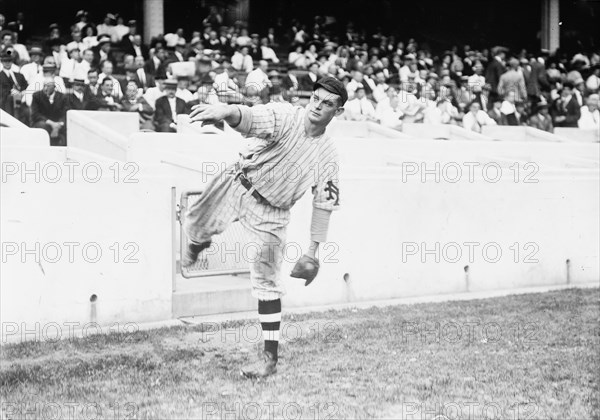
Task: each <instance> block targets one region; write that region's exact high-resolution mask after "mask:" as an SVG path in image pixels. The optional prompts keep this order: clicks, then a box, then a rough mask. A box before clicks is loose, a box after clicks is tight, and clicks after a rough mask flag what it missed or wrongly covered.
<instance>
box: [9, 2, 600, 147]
mask: <svg viewBox="0 0 600 420" xmlns="http://www.w3.org/2000/svg"><path fill="white" fill-rule="evenodd" d="M329 20H330V19H327V18H321V17H318V16H317V17H315V19H314V22H312V23H311V25H309V26H306V25H301V24H300V23H299V22H292V23H291V25H289V29H287V30H283V29H282V27H278V28H267V29H266V30H265V31H263V33H261V34H258V33H250V32H249V31H248V28H247V27H245V25H244V24H242V23H241V22H236V23H235V24H234V25H232V26H224V25H223V22H224V20H223V18H222V16H221V15H220V13H219V11H218V10H217V8H216V7H212V8H211V11H210V13H209V15H208V16H206V18H205V19H204V20H203V21H202V22H201V27H200V28H198V29H199V30H198V31H194V32H192V33H190V34H186V33H184V30H183V29H177V30H176V31H174V32H171V33H167V34H164V35H162V34H160V35H159V34H157V35H156V36H155V37H153V38H152V39H150V40H147V42H145V41H146V40H143V39H142V36H141V34H140V33H139V28H138V24H137V22H136V21H134V20H128V21H125V19H124V17H122V16H119V15H114V14H111V13H109V14H107V15H106V16H105V18H104V20H103V21H102V23H100V24H97V25H95V24H93V23H92V22H91V21H90V19H89V15H88V13H87V12H86V11H84V10H80V11H78V12H77V13H76V15H75V19H74V21H73V23H72V25H71V26H70V27H69V31H68V36H65V34H64V33H63V31H62V29H63V28H61V27H60V26H59V25H57V24H52V25H50V27H49V28H48V34H47V35H46V36H45V37H43V38H34V37H28V29H29V28H28V27H27V25H25V24H24V18H23V15H22V14H18V15H17V16H16V20H15V21H12V22H9V23H6V20H5V18H4V16H2V15H0V59H1V62H2V69H1V71H0V107H1V108H2V109H3V110H5V111H6V112H8V113H9V114H11V115H13V116H14V117H16V118H18V119H19V120H21V121H22V122H24V123H26V124H27V125H30V126H32V127H40V128H44V129H46V130H47V131H48V132H49V133H50V137H51V140H52V144H56V145H64V144H66V136H65V129H66V127H65V124H66V112H67V110H70V109H76V110H105V111H120V112H133V113H137V114H138V115H139V121H140V128H141V129H142V130H155V131H160V132H174V131H176V125H177V115H178V114H185V113H189V112H190V110H191V108H192V107H193V106H194V105H197V104H203V103H204V104H211V103H217V102H227V103H245V104H248V105H253V104H257V103H266V102H268V101H289V102H292V103H295V104H298V105H303V104H305V103H306V102H307V101H308V98H309V97H310V92H311V90H312V86H313V84H314V82H315V81H316V80H318V79H319V78H320V77H323V76H324V75H331V76H334V77H337V78H339V79H340V80H342V81H343V82H344V84H345V86H346V89H347V91H348V94H349V101H348V102H347V104H346V106H345V109H346V110H345V112H344V114H343V116H342V118H345V119H350V120H368V121H375V122H379V123H381V124H383V125H386V126H389V127H393V128H396V129H401V127H402V124H404V123H406V122H414V123H419V122H423V123H429V124H455V125H459V126H463V127H465V128H466V129H468V130H473V131H476V132H481V131H482V127H483V126H484V125H495V124H497V125H528V126H532V127H535V128H539V129H541V130H545V131H548V132H552V131H553V129H554V127H580V128H585V129H596V130H598V127H599V121H600V118H599V115H598V113H599V111H598V92H599V89H600V56H599V54H598V52H592V53H586V54H584V53H578V54H575V55H573V56H571V57H566V56H564V55H563V54H554V55H551V54H549V52H548V51H543V50H542V51H539V52H536V53H535V54H533V53H530V52H528V51H525V50H521V51H518V52H512V53H511V52H510V51H509V50H507V49H506V48H504V47H501V46H495V47H492V48H489V49H481V50H475V49H471V48H470V46H469V45H464V46H461V47H460V48H459V47H454V48H452V50H450V51H445V52H443V53H442V54H440V55H433V53H432V52H431V51H430V50H429V49H428V48H425V47H421V46H420V45H419V43H418V41H417V40H415V39H409V40H408V41H406V42H405V41H402V40H398V39H396V38H395V36H394V35H390V34H384V33H383V32H382V31H380V30H378V31H375V33H366V31H359V30H356V29H355V28H354V25H353V24H352V23H348V24H347V26H346V27H345V31H341V32H344V33H343V34H341V33H340V31H333V30H331V26H330V25H329ZM188 35H189V36H188Z"/></svg>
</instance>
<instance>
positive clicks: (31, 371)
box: [0, 289, 600, 419]
mask: <svg viewBox="0 0 600 420" xmlns="http://www.w3.org/2000/svg"><path fill="white" fill-rule="evenodd" d="M284 321H285V322H284V326H283V328H282V335H283V336H284V337H285V338H286V341H285V342H283V343H282V344H281V346H280V348H281V350H280V363H279V368H278V369H279V372H278V374H277V375H276V376H274V377H272V378H268V379H267V380H264V381H259V382H252V381H248V380H246V379H244V378H242V377H241V376H240V375H239V367H240V365H242V364H244V363H245V362H247V361H251V360H253V359H254V358H255V357H256V353H257V349H258V348H259V347H260V345H259V344H257V343H258V342H259V340H258V339H257V338H255V337H256V333H257V331H258V329H257V327H258V324H257V323H256V321H247V322H232V323H227V324H221V325H217V324H203V325H195V326H181V327H172V328H162V329H156V330H151V331H138V332H135V333H132V334H119V333H115V334H107V335H98V336H90V337H87V338H85V339H73V340H64V341H60V342H55V343H49V342H46V343H40V342H27V343H19V344H12V345H6V346H4V347H3V348H2V356H1V359H0V364H1V365H0V377H1V379H0V386H1V390H0V396H1V397H2V406H3V410H4V417H5V418H16V419H24V418H28V419H29V418H48V419H50V418H57V419H58V418H62V419H69V418H71V419H72V418H86V419H92V418H103V419H127V418H139V419H167V418H177V419H183V418H198V419H210V418H216V419H225V418H227V419H233V418H248V419H254V418H286V419H295V418H309V419H328V418H352V419H354V418H402V419H434V418H436V416H437V418H438V419H445V418H450V419H463V418H464V419H466V418H473V419H479V418H503V419H517V418H518V419H550V418H551V419H592V418H599V417H600V408H599V393H600V389H599V382H600V381H599V377H600V373H599V372H600V369H599V365H600V360H599V353H598V352H599V349H600V346H599V344H600V343H599V341H600V340H599V338H600V327H599V325H600V322H599V321H600V291H599V290H598V289H582V290H579V289H572V290H562V291H556V292H549V293H545V294H530V295H519V296H508V297H503V298H494V299H485V300H474V301H460V302H446V303H435V304H416V305H402V306H394V307H385V308H371V309H366V310H357V309H353V310H350V309H349V310H343V311H328V312H321V313H311V314H302V315H293V316H286V317H284ZM25 412H28V413H30V414H29V416H30V417H26V413H25ZM59 415H60V416H59ZM444 416H445V417H444Z"/></svg>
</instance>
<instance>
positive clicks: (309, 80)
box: [298, 62, 320, 92]
mask: <svg viewBox="0 0 600 420" xmlns="http://www.w3.org/2000/svg"><path fill="white" fill-rule="evenodd" d="M319 78H320V77H319V63H318V62H314V63H312V64H311V65H310V66H308V73H307V74H304V75H302V76H300V77H299V78H298V90H302V91H309V92H312V88H313V86H314V85H315V83H316V82H317V80H319Z"/></svg>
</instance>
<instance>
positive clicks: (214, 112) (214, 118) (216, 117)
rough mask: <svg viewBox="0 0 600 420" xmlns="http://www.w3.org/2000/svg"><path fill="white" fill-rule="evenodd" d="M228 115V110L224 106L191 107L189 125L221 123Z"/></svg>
mask: <svg viewBox="0 0 600 420" xmlns="http://www.w3.org/2000/svg"><path fill="white" fill-rule="evenodd" d="M228 115H229V108H228V106H227V105H225V104H215V105H205V104H198V105H194V107H192V112H191V113H190V123H195V122H197V121H202V122H203V123H204V124H203V125H205V124H214V123H216V122H218V121H223V120H224V119H225V118H227V116H228Z"/></svg>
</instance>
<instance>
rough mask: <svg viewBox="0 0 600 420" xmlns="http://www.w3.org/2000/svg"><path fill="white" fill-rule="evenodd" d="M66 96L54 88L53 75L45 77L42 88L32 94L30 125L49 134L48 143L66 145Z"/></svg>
mask: <svg viewBox="0 0 600 420" xmlns="http://www.w3.org/2000/svg"><path fill="white" fill-rule="evenodd" d="M66 118H67V98H66V96H65V95H64V94H63V93H62V92H58V91H57V90H56V84H55V83H54V78H53V77H46V78H45V79H44V85H43V88H42V90H40V91H38V92H35V93H34V94H33V95H32V103H31V127H33V128H43V129H44V130H46V131H47V132H48V134H50V145H52V146H66V145H67V138H66V127H65V121H66Z"/></svg>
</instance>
